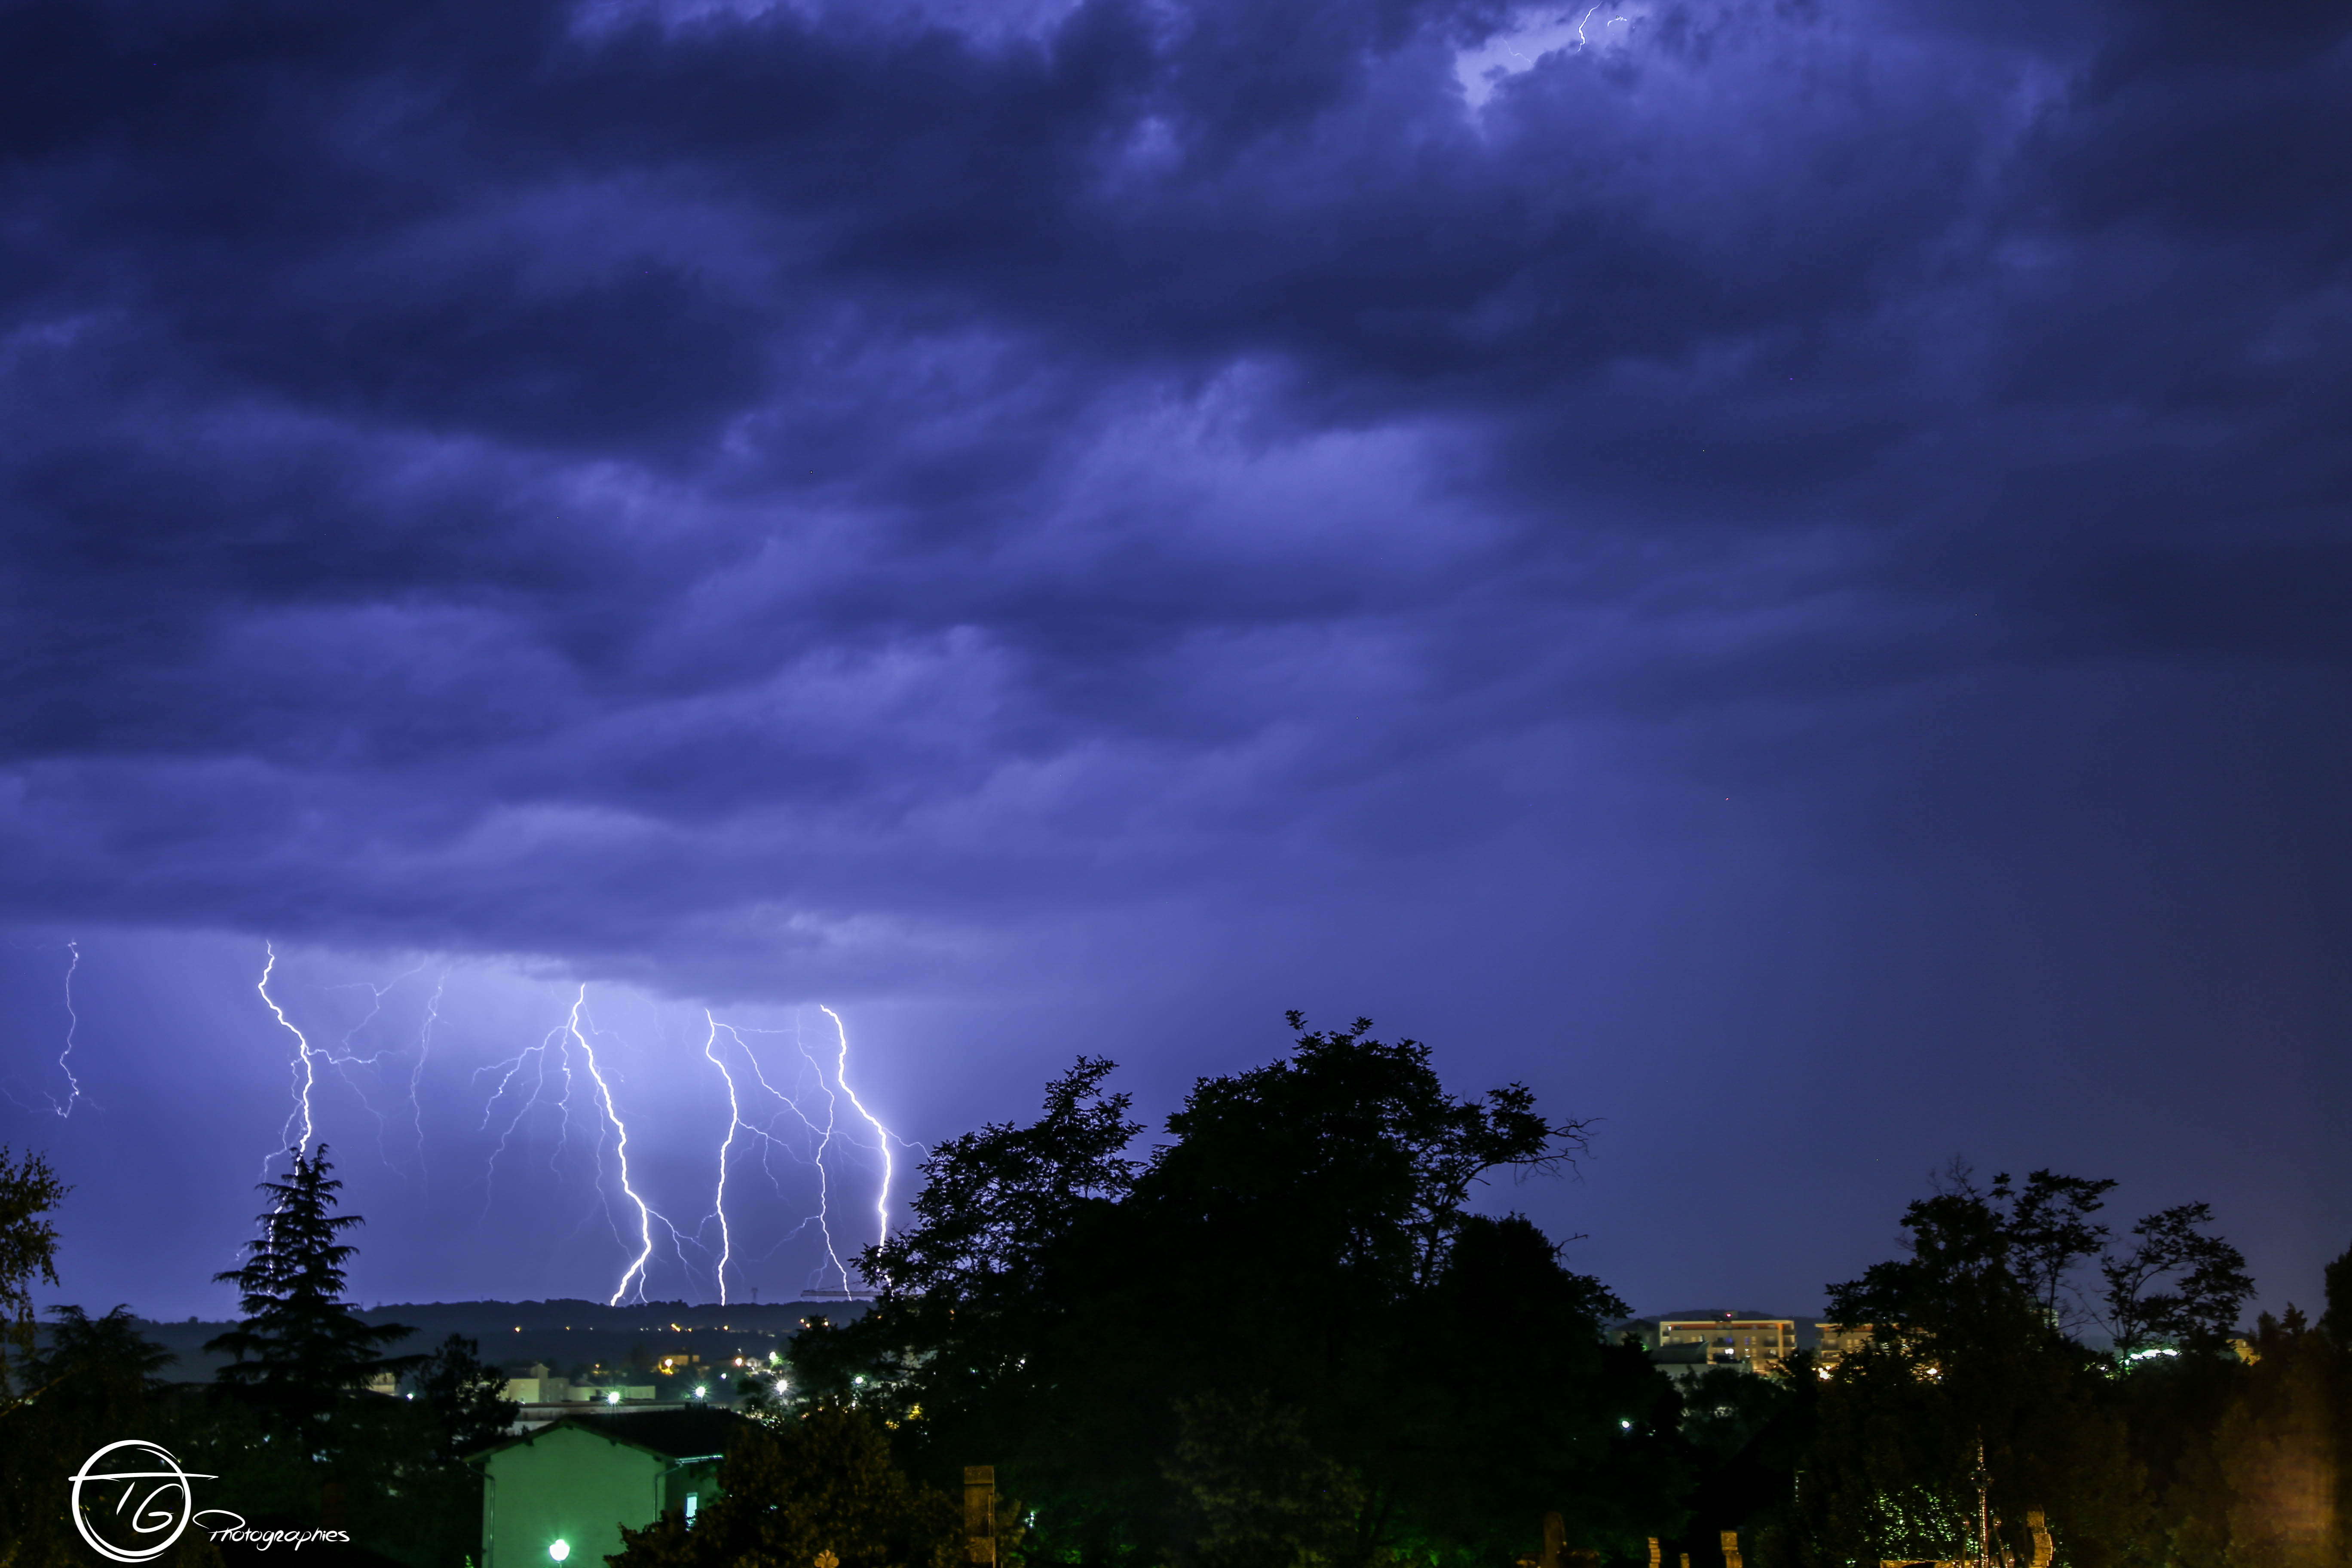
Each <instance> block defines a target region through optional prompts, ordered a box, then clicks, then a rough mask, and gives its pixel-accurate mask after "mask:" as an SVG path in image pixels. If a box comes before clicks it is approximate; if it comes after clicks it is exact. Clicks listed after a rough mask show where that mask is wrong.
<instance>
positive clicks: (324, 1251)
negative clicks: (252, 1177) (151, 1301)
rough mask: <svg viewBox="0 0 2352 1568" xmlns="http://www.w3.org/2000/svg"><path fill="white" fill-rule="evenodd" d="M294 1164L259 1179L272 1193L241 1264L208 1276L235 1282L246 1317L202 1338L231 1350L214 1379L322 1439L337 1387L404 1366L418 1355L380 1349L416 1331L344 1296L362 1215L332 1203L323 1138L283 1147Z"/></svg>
mask: <svg viewBox="0 0 2352 1568" xmlns="http://www.w3.org/2000/svg"><path fill="white" fill-rule="evenodd" d="M289 1152H290V1153H291V1154H292V1155H293V1156H294V1169H293V1170H292V1172H291V1173H289V1175H288V1176H287V1178H286V1180H284V1181H282V1182H264V1183H262V1184H261V1185H260V1188H259V1189H258V1190H260V1191H262V1192H265V1193H268V1194H270V1206H269V1210H268V1213H266V1214H264V1215H260V1216H258V1217H259V1220H260V1224H261V1234H260V1236H259V1237H257V1238H256V1239H255V1240H254V1242H253V1243H252V1245H251V1247H249V1249H248V1250H247V1254H246V1259H245V1264H244V1266H243V1267H242V1268H232V1269H228V1270H226V1271H224V1272H222V1273H220V1274H217V1275H215V1276H214V1278H215V1279H218V1280H222V1281H225V1282H227V1283H231V1284H234V1285H236V1288H237V1291H238V1294H239V1297H240V1300H239V1310H241V1311H242V1312H243V1314H244V1319H243V1321H241V1322H239V1323H238V1324H237V1326H236V1328H234V1329H231V1330H230V1331H228V1332H226V1333H225V1334H222V1335H220V1336H219V1337H218V1338H216V1339H214V1340H212V1341H211V1342H208V1343H207V1344H206V1345H205V1349H206V1350H207V1351H226V1352H229V1353H230V1354H231V1355H232V1356H234V1357H236V1360H234V1361H232V1362H230V1363H228V1364H227V1365H226V1366H224V1367H222V1368H221V1369H220V1373H219V1377H220V1380H221V1381H222V1382H223V1383H225V1384H230V1385H232V1386H235V1387H239V1388H243V1389H245V1390H246V1391H247V1394H249V1396H250V1397H251V1398H252V1400H253V1402H254V1403H255V1405H257V1406H258V1407H259V1408H260V1410H261V1412H262V1414H263V1415H264V1416H265V1417H266V1418H268V1419H269V1420H271V1421H272V1422H273V1423H275V1424H278V1425H280V1426H283V1427H285V1428H287V1429H289V1430H291V1431H295V1432H299V1433H302V1434H304V1438H303V1440H304V1441H305V1443H306V1444H307V1445H309V1446H310V1447H312V1448H316V1447H320V1446H321V1444H322V1436H323V1429H324V1424H325V1422H326V1420H327V1418H328V1416H329V1415H331V1414H332V1412H333V1410H334V1408H335V1406H336V1405H337V1403H338V1402H339V1401H340V1400H341V1398H342V1396H343V1395H344V1394H347V1393H349V1392H351V1391H352V1390H356V1389H361V1388H364V1387H366V1386H367V1384H368V1383H369V1382H370V1381H371V1380H372V1379H373V1378H375V1377H377V1376H379V1375H381V1374H383V1373H394V1374H397V1373H403V1372H405V1371H407V1370H408V1369H409V1368H411V1367H413V1366H415V1364H416V1363H418V1362H420V1361H421V1360H423V1359H424V1358H422V1357H420V1356H391V1357H387V1356H386V1355H384V1354H383V1350H384V1347H385V1346H387V1345H390V1344H393V1343H394V1342H397V1341H399V1340H402V1339H405V1338H406V1337H407V1336H408V1335H409V1334H410V1333H412V1332H414V1331H413V1330H411V1329H408V1328H405V1327H404V1326H402V1325H400V1324H397V1323H384V1324H370V1323H366V1322H362V1321H361V1320H360V1317H359V1315H358V1314H357V1313H356V1312H355V1311H353V1310H352V1304H351V1303H350V1302H347V1301H345V1300H343V1299H342V1296H343V1280H344V1272H343V1270H344V1266H345V1265H346V1264H348V1263H349V1262H350V1261H351V1259H352V1255H353V1254H354V1253H356V1252H357V1251H358V1248H356V1247H352V1245H351V1244H350V1243H349V1242H346V1241H344V1240H342V1239H341V1237H342V1234H343V1232H345V1231H347V1230H350V1229H352V1227H354V1226H359V1225H361V1224H363V1223H364V1222H363V1221H362V1219H361V1217H360V1216H359V1215H338V1214H336V1213H334V1212H333V1210H334V1208H335V1204H336V1199H335V1194H336V1193H337V1192H339V1191H341V1188H342V1183H341V1182H337V1181H331V1180H330V1179H329V1178H328V1175H327V1173H328V1172H329V1171H331V1170H332V1169H333V1168H334V1167H333V1166H331V1165H330V1164H329V1163H327V1146H326V1145H325V1144H324V1143H321V1144H320V1145H319V1146H318V1149H317V1152H314V1153H311V1154H310V1155H308V1156H305V1155H304V1153H303V1152H302V1151H301V1150H299V1149H294V1150H290V1151H289Z"/></svg>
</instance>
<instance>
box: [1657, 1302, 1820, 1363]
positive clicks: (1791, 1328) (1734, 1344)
mask: <svg viewBox="0 0 2352 1568" xmlns="http://www.w3.org/2000/svg"><path fill="white" fill-rule="evenodd" d="M1694 1347H1696V1351H1697V1354H1696V1355H1695V1356H1694V1355H1693V1348H1694ZM1796 1352H1797V1320H1796V1319H1794V1318H1768V1317H1765V1316H1763V1315H1761V1314H1759V1313H1749V1312H1737V1311H1724V1312H1706V1313H1697V1312H1693V1313H1687V1314H1685V1315H1683V1316H1680V1317H1669V1318H1660V1319H1659V1320H1658V1331H1657V1353H1658V1359H1659V1360H1660V1362H1661V1364H1667V1363H1674V1364H1696V1365H1697V1366H1699V1367H1701V1368H1706V1367H1730V1368H1733V1369H1735V1370H1737V1371H1739V1372H1753V1373H1773V1372H1778V1371H1779V1370H1780V1363H1782V1362H1784V1361H1786V1360H1787V1359H1788V1358H1789V1357H1790V1356H1792V1355H1794V1354H1796Z"/></svg>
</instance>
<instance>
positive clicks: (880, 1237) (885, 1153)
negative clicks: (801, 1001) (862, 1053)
mask: <svg viewBox="0 0 2352 1568" xmlns="http://www.w3.org/2000/svg"><path fill="white" fill-rule="evenodd" d="M817 1011H818V1012H820V1013H823V1014H824V1016H826V1017H828V1018H830V1019H832V1020H833V1029H834V1033H835V1036H837V1037H839V1039H840V1041H841V1055H840V1056H839V1057H837V1058H835V1061H834V1065H833V1081H834V1082H835V1083H836V1084H839V1085H840V1086H841V1092H842V1093H844V1094H845V1095H847V1096H848V1097H849V1103H850V1104H851V1105H853V1106H855V1107H856V1110H857V1114H858V1115H860V1116H862V1117H864V1118H865V1119H866V1125H868V1126H870V1127H872V1128H873V1129H874V1142H875V1143H876V1144H877V1146H879V1147H880V1149H881V1151H882V1192H881V1195H879V1196H878V1197H877V1198H876V1199H875V1200H874V1217H875V1221H876V1227H875V1240H876V1241H877V1242H886V1241H888V1240H889V1239H890V1178H891V1177H892V1175H893V1174H894V1173H895V1171H894V1167H893V1163H892V1162H891V1159H890V1130H889V1129H888V1128H887V1127H885V1126H883V1125H882V1123H881V1121H879V1120H878V1119H877V1117H876V1116H875V1114H874V1113H873V1112H872V1111H870V1110H866V1105H865V1102H864V1101H863V1100H859V1099H858V1098H857V1091H856V1089H852V1088H850V1087H849V1076H848V1075H849V1030H848V1028H847V1026H845V1025H844V1024H843V1023H842V1021H841V1015H840V1014H838V1013H836V1012H835V1011H834V1010H833V1009H832V1008H830V1007H827V1006H824V1005H819V1006H818V1008H817ZM843 1284H844V1288H845V1289H846V1287H847V1281H846V1280H844V1282H843Z"/></svg>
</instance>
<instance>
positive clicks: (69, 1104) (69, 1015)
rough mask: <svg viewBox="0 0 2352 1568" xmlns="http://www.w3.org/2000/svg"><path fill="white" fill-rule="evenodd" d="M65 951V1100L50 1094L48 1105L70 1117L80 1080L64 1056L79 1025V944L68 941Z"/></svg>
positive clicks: (60, 1058) (68, 1053)
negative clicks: (76, 995)
mask: <svg viewBox="0 0 2352 1568" xmlns="http://www.w3.org/2000/svg"><path fill="white" fill-rule="evenodd" d="M66 951H67V952H69V953H71V954H73V957H72V960H71V961H70V962H68V963H67V964H66V1048H65V1049H64V1050H62V1051H59V1052H58V1071H60V1072H62V1073H64V1074H65V1075H66V1102H65V1103H64V1104H63V1105H59V1104H58V1102H57V1097H56V1096H55V1095H52V1096H50V1097H49V1106H50V1109H51V1110H55V1111H56V1112H57V1113H58V1115H59V1116H62V1117H70V1116H72V1115H73V1108H74V1102H75V1101H76V1100H79V1099H80V1098H81V1080H80V1079H78V1078H76V1077H74V1075H73V1068H71V1067H68V1065H67V1064H66V1058H68V1057H69V1056H71V1055H73V1050H74V1034H75V1032H76V1031H77V1030H79V1028H80V1027H81V1015H80V1014H79V1013H77V1012H75V1011H74V1005H73V977H74V971H75V970H77V969H79V968H80V967H81V944H80V943H79V942H68V943H66Z"/></svg>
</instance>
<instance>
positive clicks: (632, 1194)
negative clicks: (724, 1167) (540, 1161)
mask: <svg viewBox="0 0 2352 1568" xmlns="http://www.w3.org/2000/svg"><path fill="white" fill-rule="evenodd" d="M586 1005H588V987H587V985H586V984H585V983H583V984H582V985H581V987H580V994H578V995H577V996H575V997H573V998H572V1017H571V1020H570V1022H569V1023H568V1025H567V1026H566V1027H567V1028H568V1029H569V1030H570V1031H571V1035H572V1039H573V1040H575V1041H577V1042H579V1046H580V1054H581V1055H582V1056H583V1057H584V1058H587V1062H588V1076H589V1077H590V1078H592V1079H595V1080H596V1093H597V1096H598V1098H599V1099H600V1100H602V1101H603V1102H604V1118H605V1120H606V1121H610V1122H611V1123H612V1124H613V1131H614V1135H615V1138H616V1140H617V1142H618V1145H619V1152H620V1158H621V1191H622V1192H624V1193H625V1194H628V1198H629V1201H630V1202H631V1203H633V1204H635V1205H637V1237H638V1239H639V1240H640V1241H641V1242H643V1243H644V1246H643V1247H642V1248H641V1249H640V1250H639V1251H638V1253H637V1256H636V1258H635V1261H634V1262H632V1263H631V1264H630V1265H629V1267H628V1268H627V1269H625V1271H624V1272H623V1273H622V1275H621V1282H620V1283H619V1284H618V1285H615V1286H614V1287H613V1297H612V1300H609V1301H607V1302H606V1303H605V1305H606V1306H610V1307H617V1306H619V1305H620V1304H621V1298H622V1297H624V1296H625V1295H627V1294H628V1293H629V1287H630V1284H631V1282H632V1281H634V1282H635V1286H636V1290H637V1300H640V1301H642V1300H645V1299H646V1260H647V1259H649V1258H652V1257H653V1255H654V1221H655V1219H656V1218H657V1217H659V1216H657V1215H655V1213H654V1211H653V1210H652V1209H651V1208H650V1207H648V1206H647V1205H646V1200H645V1199H644V1198H642V1197H639V1196H638V1195H637V1189H636V1188H635V1187H633V1186H631V1185H630V1184H629V1129H628V1124H627V1123H625V1122H624V1121H622V1120H621V1117H620V1113H619V1112H618V1111H616V1110H614V1109H613V1089H612V1086H611V1085H610V1084H608V1083H606V1082H605V1081H604V1073H603V1072H602V1071H601V1070H600V1069H599V1068H597V1066H596V1047H593V1046H592V1045H590V1044H589V1043H588V1037H587V1035H585V1034H583V1033H582V1032H581V1028H580V1013H581V1009H583V1007H585V1006H586ZM591 1027H592V1028H593V1026H591ZM566 1065H567V1066H568V1065H569V1062H568V1059H567V1063H566ZM600 1142H601V1141H600ZM662 1224H663V1226H665V1227H667V1229H668V1230H669V1233H670V1235H671V1237H672V1238H673V1239H675V1237H677V1226H672V1225H671V1224H670V1223H669V1221H668V1220H667V1219H664V1220H662Z"/></svg>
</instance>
